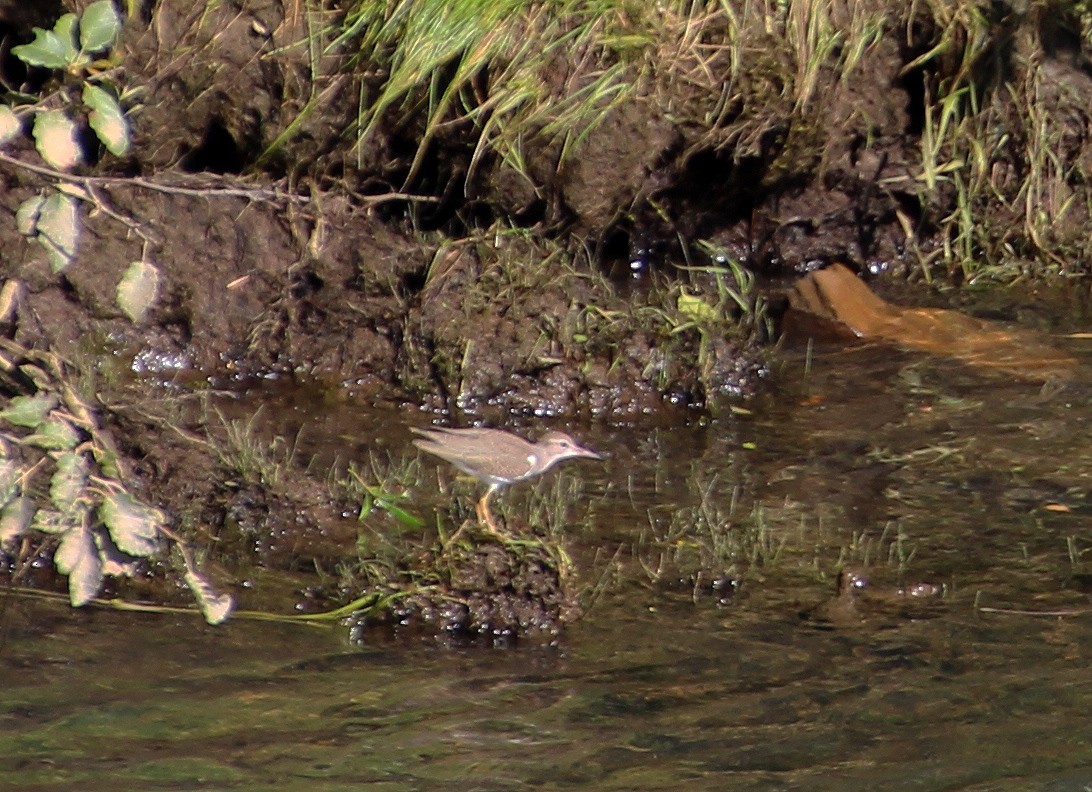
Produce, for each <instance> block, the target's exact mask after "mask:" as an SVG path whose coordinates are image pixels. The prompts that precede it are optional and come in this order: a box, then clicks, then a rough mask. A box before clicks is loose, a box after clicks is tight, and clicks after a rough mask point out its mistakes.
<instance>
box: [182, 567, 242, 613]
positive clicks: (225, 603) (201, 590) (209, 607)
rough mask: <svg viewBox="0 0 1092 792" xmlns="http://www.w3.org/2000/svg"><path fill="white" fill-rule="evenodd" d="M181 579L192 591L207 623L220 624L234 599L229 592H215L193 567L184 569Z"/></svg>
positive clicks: (230, 608)
mask: <svg viewBox="0 0 1092 792" xmlns="http://www.w3.org/2000/svg"><path fill="white" fill-rule="evenodd" d="M183 580H185V581H186V585H187V586H189V587H190V591H192V592H193V596H194V599H196V600H197V606H198V607H199V608H201V614H202V615H203V616H204V617H205V621H207V622H208V623H209V624H221V623H223V622H224V621H225V620H226V619H227V617H228V616H230V615H231V610H232V608H234V607H235V600H234V599H232V597H231V595H230V594H217V593H216V592H215V591H214V590H213V588H212V586H211V585H210V584H209V582H208V581H207V580H205V578H204V577H202V576H201V575H200V574H198V573H197V572H196V571H195V570H193V569H187V570H186V574H185V575H184V576H183Z"/></svg>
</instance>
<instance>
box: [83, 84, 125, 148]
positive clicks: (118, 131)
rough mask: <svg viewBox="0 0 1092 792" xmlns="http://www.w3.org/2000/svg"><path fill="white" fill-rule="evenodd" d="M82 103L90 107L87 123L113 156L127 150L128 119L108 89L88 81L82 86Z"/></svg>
mask: <svg viewBox="0 0 1092 792" xmlns="http://www.w3.org/2000/svg"><path fill="white" fill-rule="evenodd" d="M83 103H84V104H85V105H87V106H88V107H89V108H91V113H90V114H89V115H88V117H87V123H89V124H90V125H91V128H92V129H93V130H95V134H96V135H98V138H99V140H101V141H102V144H103V145H104V146H106V148H107V149H108V150H109V151H110V153H111V154H113V155H114V156H115V157H120V156H122V155H124V154H125V153H127V152H128V151H129V121H128V120H127V119H126V118H125V113H123V112H122V110H121V105H119V104H118V100H117V99H115V98H114V97H113V96H112V95H111V94H110V92H109V91H104V90H103V89H102V88H99V87H98V86H97V85H91V84H90V83H88V84H87V85H84V87H83Z"/></svg>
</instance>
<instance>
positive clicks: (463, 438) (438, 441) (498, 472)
mask: <svg viewBox="0 0 1092 792" xmlns="http://www.w3.org/2000/svg"><path fill="white" fill-rule="evenodd" d="M413 432H414V433H415V434H419V435H421V439H419V440H414V441H413V444H414V445H415V446H417V447H418V448H420V449H421V450H422V451H427V452H428V453H430V454H435V455H436V456H438V457H440V458H441V459H445V460H447V461H448V462H450V463H451V464H453V465H454V466H455V467H457V468H459V470H461V471H463V472H464V473H468V474H470V475H471V476H473V477H474V478H476V479H478V480H479V481H482V482H485V483H486V484H488V485H489V489H487V490H486V491H485V495H483V496H482V499H481V500H480V501H478V505H477V509H476V511H477V514H478V521H479V522H482V523H485V525H486V526H488V528H489V530H490V531H492V532H493V533H495V534H498V535H501V531H499V530H498V529H497V525H496V523H494V522H493V515H492V514H490V513H489V498H490V496H491V495H492V494H493V493H494V492H496V491H497V490H498V489H500V488H501V487H503V486H504V485H505V484H511V483H512V482H513V481H522V480H523V479H526V478H531V477H532V476H538V475H540V474H542V473H545V472H546V471H547V470H549V469H550V467H552V466H553V465H554V464H556V463H557V462H560V461H561V460H563V459H572V458H574V457H586V458H588V459H602V457H601V456H599V454H597V453H595V452H594V451H590V450H588V449H587V448H584V447H583V446H581V445H580V444H579V443H577V442H576V441H575V440H573V439H572V438H571V437H569V436H568V435H567V434H565V433H564V432H547V433H546V434H544V435H542V437H540V438H539V440H538V442H537V443H532V442H529V441H527V440H524V439H523V438H522V437H520V436H518V435H514V434H512V433H511V432H503V431H501V430H500V429H480V428H473V429H445V428H442V427H441V428H436V429H417V428H414V429H413Z"/></svg>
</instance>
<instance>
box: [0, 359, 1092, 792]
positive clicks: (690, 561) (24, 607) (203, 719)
mask: <svg viewBox="0 0 1092 792" xmlns="http://www.w3.org/2000/svg"><path fill="white" fill-rule="evenodd" d="M1087 343H1092V342H1080V341H1072V342H1068V344H1067V346H1068V348H1069V349H1070V351H1072V352H1073V353H1074V354H1075V355H1077V356H1078V357H1079V358H1080V359H1081V360H1082V366H1084V368H1083V369H1082V370H1081V371H1078V372H1077V373H1076V376H1075V377H1074V379H1073V380H1072V381H1070V382H1068V383H1061V384H1048V385H1046V386H1042V385H1037V384H1028V383H1018V382H1014V381H1012V380H1010V379H1006V378H1002V377H996V376H983V375H981V374H979V373H976V372H974V371H971V370H969V369H966V368H963V367H961V366H959V365H958V364H955V363H950V362H945V361H938V360H933V359H930V358H927V357H924V356H921V355H912V354H903V353H897V352H893V351H891V350H890V349H885V348H882V347H875V346H863V347H857V348H853V349H849V350H827V351H824V352H821V353H818V354H816V355H814V356H811V357H810V359H809V358H807V357H806V356H805V355H804V354H803V353H788V354H786V356H785V363H784V371H783V372H782V373H781V374H780V375H779V376H778V377H777V378H776V379H777V381H778V382H780V383H782V384H780V385H777V384H775V385H774V387H773V389H772V392H771V393H770V394H769V395H768V396H766V397H763V398H761V399H758V400H757V401H756V402H755V403H753V404H749V405H747V407H748V409H749V410H750V413H749V414H738V413H733V412H731V411H727V410H726V411H725V412H724V414H723V415H721V416H720V417H718V418H716V419H714V420H711V421H708V422H697V421H695V422H693V423H692V424H690V425H686V426H679V427H675V428H662V427H661V428H647V427H641V426H631V427H624V428H617V429H614V430H599V431H598V432H596V431H592V430H587V429H584V430H582V432H581V439H584V440H587V441H588V442H589V443H590V444H591V445H592V446H594V447H596V448H599V449H601V450H604V451H607V452H609V453H610V456H611V458H610V460H609V461H608V463H606V464H605V465H603V466H602V467H596V466H588V465H576V466H569V467H566V468H564V469H563V470H562V475H564V476H568V477H576V478H578V479H580V480H581V481H582V482H583V489H584V498H583V499H582V500H581V502H580V503H578V504H577V505H576V506H575V507H574V511H575V512H576V513H577V515H578V516H581V517H582V516H584V515H587V518H588V521H587V524H588V525H589V526H590V527H589V528H588V529H587V530H583V531H578V532H577V535H575V536H574V538H573V541H574V557H576V558H577V560H578V564H579V565H581V566H582V568H581V574H582V575H584V576H585V577H586V578H587V579H588V580H589V581H590V582H594V581H595V580H596V579H597V576H599V575H603V574H605V572H606V570H607V569H608V568H609V565H608V564H607V563H606V562H605V561H604V559H606V558H612V557H614V555H615V553H616V551H617V550H618V548H622V549H623V550H624V555H626V556H627V557H628V558H630V559H633V560H631V561H629V562H628V563H629V564H630V566H629V567H628V568H627V569H628V572H627V576H626V582H625V583H623V584H621V585H619V586H617V587H615V588H613V589H610V590H608V592H607V593H606V594H605V595H603V596H602V597H601V598H600V599H599V600H598V601H597V602H596V604H595V606H594V607H593V608H592V609H591V611H590V612H589V614H588V615H587V617H586V618H585V619H584V620H582V621H580V622H578V623H577V624H575V625H573V626H572V627H571V628H570V629H569V630H568V631H567V632H566V634H565V635H564V636H563V637H562V639H561V640H560V641H559V642H558V643H557V645H554V646H542V645H528V644H522V645H519V646H517V647H515V648H508V649H485V648H480V647H478V648H466V647H463V648H459V647H451V646H446V645H442V644H441V642H439V641H436V640H434V639H429V640H426V639H420V638H416V639H406V640H399V639H394V640H392V639H390V638H384V637H380V636H376V639H375V643H374V644H373V645H366V646H364V647H352V646H349V645H348V643H347V641H346V636H345V634H344V631H343V630H339V629H318V628H313V627H299V626H285V625H257V624H254V623H247V622H245V621H242V620H238V621H234V622H231V623H229V624H228V625H226V626H224V627H221V628H209V627H205V626H203V625H201V624H200V623H199V622H198V621H197V620H196V619H191V618H184V617H164V616H149V615H142V614H118V613H107V612H102V611H94V610H87V611H81V612H79V613H71V612H69V611H68V609H67V608H66V607H63V606H59V605H55V604H52V603H39V602H32V601H26V600H18V599H11V598H9V599H7V600H6V601H5V603H4V606H3V607H4V610H3V615H2V625H3V633H2V635H3V645H2V646H0V678H2V679H3V697H4V704H5V706H4V707H3V708H2V710H0V711H2V712H3V715H2V716H0V789H13V790H60V789H65V790H68V789H73V788H80V789H85V790H99V789H102V790H106V789H109V790H116V789H133V790H137V789H149V790H151V789H200V790H216V789H262V790H266V789H268V790H296V789H307V790H340V789H359V788H361V787H367V788H369V789H390V790H409V789H467V790H472V789H481V790H521V789H532V788H534V789H605V790H659V789H677V788H679V787H680V786H686V787H688V788H694V789H720V788H729V789H743V790H752V789H753V790H767V789H769V790H776V789H817V790H825V789H831V790H835V789H837V790H846V789H884V790H903V789H906V790H911V789H912V790H933V789H935V790H940V789H944V790H951V789H981V790H994V789H1003V790H1024V789H1027V790H1084V789H1089V788H1092V729H1090V728H1089V714H1088V713H1089V712H1092V684H1090V683H1089V672H1088V668H1089V661H1090V658H1092V616H1090V615H1089V614H1085V613H1083V610H1085V609H1088V608H1089V602H1088V596H1087V592H1088V590H1089V589H1090V588H1092V577H1090V574H1089V573H1090V572H1092V570H1090V569H1089V564H1088V557H1089V554H1088V548H1089V547H1092V535H1090V531H1089V529H1088V526H1087V522H1088V513H1089V505H1088V502H1087V492H1088V489H1089V470H1092V458H1090V457H1092V443H1090V442H1089V440H1088V437H1089V434H1088V423H1089V422H1090V421H1092V401H1090V398H1089V396H1090V392H1092V390H1090V389H1092V369H1090V368H1089V367H1088V362H1089V360H1090V359H1092V358H1090V355H1089V353H1092V350H1085V349H1082V347H1081V344H1087ZM295 409H296V410H297V412H298V413H299V415H300V416H301V417H300V419H299V421H300V422H301V423H306V424H307V425H308V427H309V429H308V432H309V440H310V442H312V443H315V444H316V445H319V446H321V445H322V443H323V438H324V437H326V438H328V440H329V442H334V438H335V437H337V436H341V435H343V434H345V432H346V431H347V430H346V428H345V427H344V426H342V425H341V424H335V423H333V419H332V418H330V417H329V413H330V412H331V410H327V411H326V412H327V415H326V416H319V415H318V414H317V413H316V414H313V415H312V416H311V417H308V415H307V411H306V409H305V408H302V407H299V406H297V407H296V408H295ZM416 417H417V416H414V418H416ZM289 431H292V429H291V427H289ZM324 432H325V433H326V434H325V435H324ZM357 436H359V435H357ZM341 449H342V452H343V453H346V454H351V453H355V452H356V451H358V450H359V449H358V448H357V447H354V446H352V445H347V444H346V443H345V442H344V441H341ZM703 493H704V495H703ZM520 498H521V496H519V495H516V494H515V493H513V502H512V503H511V504H510V506H509V508H512V509H518V508H520V503H521V500H520ZM733 501H734V508H733V507H732V505H731V504H732V502H733ZM701 508H704V509H705V513H706V514H707V515H708V514H712V515H713V516H714V518H715V519H714V522H715V521H716V520H720V521H722V522H721V523H720V524H721V525H722V527H723V526H724V525H730V526H732V527H731V529H730V531H729V532H736V533H739V534H742V535H745V536H744V538H740V539H738V540H737V541H736V542H735V543H728V545H724V544H720V545H717V544H716V543H715V542H714V541H713V535H712V533H711V532H710V531H709V530H707V529H703V528H698V527H695V524H696V522H700V520H697V518H696V517H695V515H696V514H698V513H699V512H700V509H701ZM680 515H682V517H680ZM842 565H851V566H855V567H860V568H864V569H866V570H867V572H868V575H869V577H870V579H871V586H870V589H869V591H871V592H875V594H874V598H873V599H871V600H868V601H866V602H862V603H861V604H860V605H859V607H858V608H857V609H855V610H851V611H849V612H848V614H847V613H842V612H841V611H838V612H837V614H838V615H837V616H830V617H829V618H828V616H827V614H825V613H824V612H823V611H822V610H821V609H822V607H823V605H824V603H825V602H828V601H829V600H830V599H831V597H832V596H833V593H834V576H835V573H836V571H837V569H838V568H839V567H840V566H842ZM718 573H723V576H724V577H725V578H728V579H733V580H735V581H736V582H737V584H738V586H737V588H736V589H735V591H734V594H732V595H730V596H725V595H724V592H720V593H719V594H715V593H713V592H712V589H711V587H710V586H709V585H708V584H709V581H710V580H711V579H712V578H713V577H715V576H716V575H717V574H718ZM921 582H926V583H930V584H932V585H934V586H936V587H937V589H938V590H940V591H941V592H942V594H943V595H942V596H938V597H935V598H930V599H928V600H923V601H920V602H919V601H915V600H912V599H907V598H900V597H898V596H896V592H898V591H899V590H900V589H905V588H907V587H908V586H910V585H913V584H915V583H921ZM888 595H890V596H888ZM976 601H977V602H978V603H979V604H980V605H985V606H990V607H997V608H1008V609H1020V610H1026V611H1039V612H1043V611H1050V612H1059V613H1065V614H1072V615H1064V616H1042V615H1040V616H1036V615H1024V614H1019V613H994V612H982V611H979V610H976V607H975V604H976ZM832 612H833V611H832Z"/></svg>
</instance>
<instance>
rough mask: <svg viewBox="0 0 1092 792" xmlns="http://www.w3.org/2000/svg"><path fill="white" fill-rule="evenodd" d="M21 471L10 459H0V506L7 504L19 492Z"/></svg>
mask: <svg viewBox="0 0 1092 792" xmlns="http://www.w3.org/2000/svg"><path fill="white" fill-rule="evenodd" d="M22 475H23V471H22V469H21V468H20V467H19V465H17V464H15V463H14V462H13V461H11V460H10V459H0V504H5V505H6V504H7V503H8V501H10V500H11V499H12V496H14V495H15V493H17V492H18V491H19V487H18V486H17V485H18V483H19V478H20V476H22Z"/></svg>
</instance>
